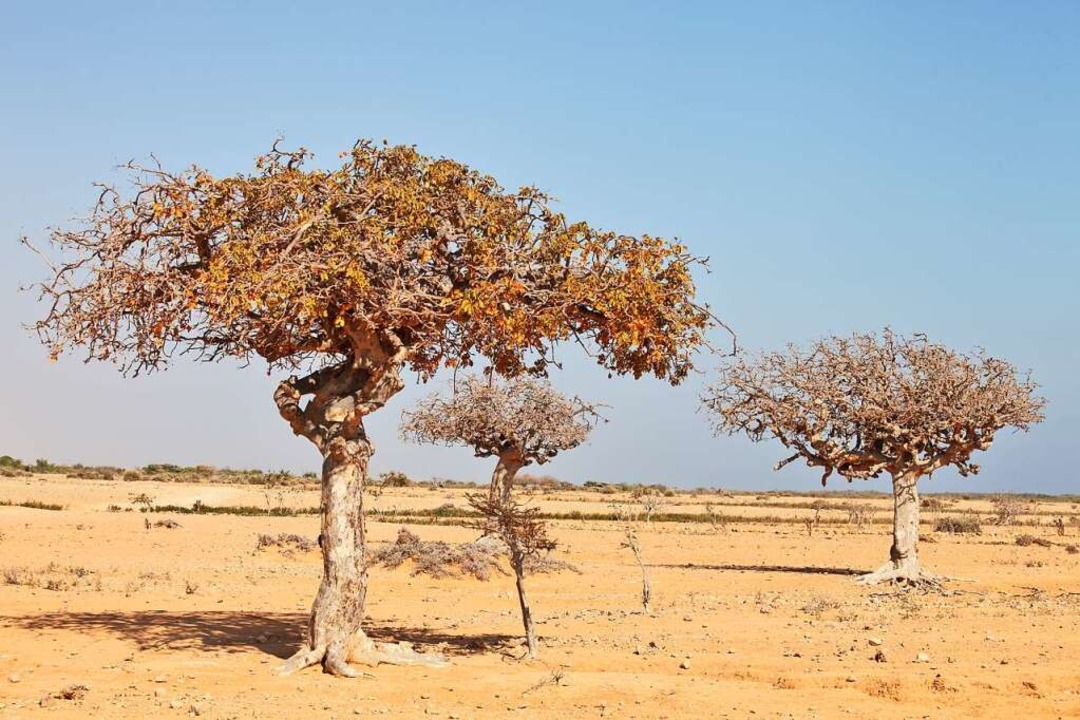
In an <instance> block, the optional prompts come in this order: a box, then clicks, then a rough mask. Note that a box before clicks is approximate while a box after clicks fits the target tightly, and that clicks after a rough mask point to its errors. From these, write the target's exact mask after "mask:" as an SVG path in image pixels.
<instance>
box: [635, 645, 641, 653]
mask: <svg viewBox="0 0 1080 720" xmlns="http://www.w3.org/2000/svg"><path fill="white" fill-rule="evenodd" d="M634 654H635V655H641V654H642V649H641V646H640V645H636V646H634Z"/></svg>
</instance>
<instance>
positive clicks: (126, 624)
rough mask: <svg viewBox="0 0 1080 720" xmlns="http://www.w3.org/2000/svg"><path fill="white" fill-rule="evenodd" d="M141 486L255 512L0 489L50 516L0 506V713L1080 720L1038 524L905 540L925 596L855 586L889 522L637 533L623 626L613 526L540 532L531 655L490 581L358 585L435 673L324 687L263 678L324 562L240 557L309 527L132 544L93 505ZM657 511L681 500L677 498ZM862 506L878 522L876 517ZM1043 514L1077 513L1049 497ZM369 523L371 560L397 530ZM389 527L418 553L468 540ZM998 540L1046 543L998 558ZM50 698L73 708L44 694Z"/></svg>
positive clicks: (621, 568) (622, 553)
mask: <svg viewBox="0 0 1080 720" xmlns="http://www.w3.org/2000/svg"><path fill="white" fill-rule="evenodd" d="M138 492H146V493H148V494H150V495H153V496H154V498H155V500H156V502H157V503H158V504H166V503H173V504H178V505H190V504H191V503H192V502H194V501H195V500H197V499H198V500H202V501H203V502H204V503H206V504H210V505H225V504H245V505H264V504H265V497H264V495H263V493H262V492H261V490H260V489H259V488H257V487H248V486H243V487H240V486H220V485H185V484H156V483H145V482H139V483H121V482H99V481H86V480H68V479H64V478H58V477H36V478H33V479H10V478H4V479H0V500H10V501H14V502H22V501H25V500H38V501H43V502H58V503H62V504H64V505H65V506H66V509H64V510H62V511H48V510H35V509H28V508H21V507H0V717H4V718H9V717H10V718H23V717H42V716H48V717H102V718H143V717H190V716H200V717H208V718H295V717H334V718H337V717H342V718H344V717H355V716H360V717H367V716H373V715H374V716H390V717H421V716H424V717H428V716H435V717H444V718H480V717H483V718H487V717H530V718H532V717H537V718H548V717H552V718H570V717H618V718H687V717H713V718H725V717H731V718H750V717H753V718H961V717H963V718H966V717H982V718H997V717H1001V718H1006V717H1008V718H1014V717H1025V718H1042V717H1048V718H1069V717H1080V632H1078V631H1080V555H1078V554H1069V553H1067V552H1066V550H1065V548H1064V545H1065V544H1066V543H1077V542H1080V536H1077V529H1076V527H1075V526H1070V527H1069V530H1068V533H1069V534H1068V536H1067V537H1064V538H1062V537H1058V536H1057V534H1056V533H1055V532H1054V531H1053V529H1052V528H1051V527H1049V526H1047V519H1046V517H1048V516H1044V517H1043V519H1042V523H1043V524H1042V526H1041V527H1037V528H1030V527H1023V528H1018V527H1003V528H984V533H983V534H982V535H981V536H968V537H956V536H950V535H942V534H939V533H930V532H929V528H927V529H926V530H925V532H926V533H927V535H929V536H931V537H932V538H933V539H934V540H935V542H933V543H924V544H923V546H922V548H921V554H922V556H923V559H924V563H925V564H926V565H928V566H929V567H931V568H932V569H934V570H936V571H939V572H942V573H944V574H948V575H951V576H955V577H958V578H963V579H964V580H963V581H955V582H951V583H949V584H948V585H947V589H946V592H944V593H936V592H931V593H922V592H904V591H897V590H893V589H890V588H881V587H878V588H864V587H860V586H857V585H856V584H855V583H854V582H853V581H852V575H853V574H855V573H857V572H859V571H865V570H869V569H872V568H874V567H876V566H877V565H879V564H880V562H881V561H882V560H884V558H885V556H886V554H887V549H888V528H887V526H885V525H875V526H872V527H871V528H869V529H864V530H857V529H853V528H848V527H820V528H818V529H817V530H816V532H814V534H813V536H812V537H811V536H808V535H807V532H806V529H805V527H804V526H803V525H802V523H801V522H794V523H793V522H776V523H770V524H763V523H742V522H736V523H733V524H732V525H730V526H729V528H728V529H726V530H717V529H714V528H713V527H711V526H710V525H708V524H701V523H696V524H678V523H658V522H654V523H652V524H651V525H645V524H644V523H639V525H638V534H639V536H640V538H641V540H642V543H643V545H644V548H645V555H646V561H647V562H648V564H649V571H650V573H651V575H652V584H653V592H654V613H653V615H651V616H648V615H645V614H643V613H642V612H641V611H640V604H639V593H640V582H641V576H640V573H639V571H638V569H637V567H636V565H635V564H634V560H633V557H632V556H631V555H630V554H629V552H628V551H627V550H626V549H624V548H622V547H620V543H621V540H622V535H621V526H620V525H619V524H617V523H611V522H600V521H593V522H584V521H579V520H572V521H555V522H553V535H554V536H555V537H557V538H558V540H559V541H560V543H561V544H562V549H561V551H560V554H559V557H560V559H564V560H567V561H569V562H572V563H574V564H575V565H576V566H577V567H578V568H579V569H580V571H581V574H580V575H576V574H573V573H566V572H564V573H560V574H557V575H546V576H537V577H534V578H531V579H530V591H531V598H532V604H533V609H534V612H535V614H536V616H537V620H538V622H539V631H540V637H541V658H540V659H539V660H534V661H529V660H524V659H522V655H523V649H522V642H521V640H520V637H519V636H520V621H519V617H518V611H517V603H516V598H515V596H514V595H513V583H512V580H511V579H510V578H509V577H505V576H496V577H494V578H493V579H492V580H490V581H488V582H479V581H476V580H464V579H448V580H433V579H430V578H427V577H413V576H411V574H410V572H409V569H408V568H404V567H403V568H399V569H397V570H392V571H391V570H385V569H378V568H376V569H374V570H373V571H372V573H371V590H370V592H369V596H368V597H369V602H368V608H369V614H370V628H371V631H372V633H373V634H374V635H377V636H378V637H380V638H384V639H391V638H392V639H396V640H406V641H410V642H413V643H414V644H415V645H416V646H417V647H418V648H420V649H426V650H433V649H434V650H440V651H442V652H444V653H446V654H447V655H448V656H450V658H451V664H450V666H449V667H447V668H443V669H416V668H400V667H388V666H380V667H377V668H371V669H370V675H371V676H370V677H366V678H363V679H358V680H341V679H335V678H332V677H329V676H326V675H323V674H321V673H320V672H319V671H318V670H317V669H311V670H307V671H305V672H302V673H299V674H297V675H294V676H290V677H288V678H279V677H276V676H275V675H274V674H273V673H272V668H273V667H274V666H275V665H277V664H278V663H279V662H281V658H284V657H287V656H288V655H289V654H291V652H292V651H293V650H294V649H295V647H296V646H297V643H298V640H299V637H300V633H301V628H302V626H303V624H304V622H305V619H306V613H307V610H308V608H309V605H310V602H311V599H312V598H313V596H314V592H315V590H316V588H317V585H318V582H319V573H320V563H319V557H318V554H317V552H308V553H293V554H288V553H282V552H279V551H277V550H269V551H267V550H259V551H257V550H256V540H257V537H258V535H259V534H260V533H272V534H277V533H298V534H302V535H306V536H308V537H314V535H315V534H316V533H317V519H316V518H315V517H314V516H304V517H281V518H278V517H238V516H206V515H200V516H195V515H177V516H171V517H174V518H175V519H176V520H177V521H179V522H180V524H181V527H179V528H175V529H167V528H160V527H159V528H152V529H149V530H148V529H146V527H145V524H144V518H146V517H149V518H151V519H154V520H157V519H162V518H164V517H170V516H165V515H159V514H153V515H143V514H140V513H138V512H109V511H108V510H107V508H108V506H109V505H121V506H124V507H129V506H130V502H129V497H130V495H131V494H132V493H138ZM612 499H616V500H617V499H620V498H611V497H599V496H597V495H596V494H593V493H580V492H578V493H564V494H563V495H559V496H548V497H545V498H544V499H543V501H542V502H541V505H542V506H543V507H545V508H550V509H553V510H557V511H568V510H570V509H582V510H587V511H594V512H602V511H604V510H605V509H607V504H608V503H609V502H610V501H611V500H612ZM622 499H625V498H622ZM792 500H794V499H793V498H784V499H783V501H785V502H791V501H792ZM274 502H276V500H275V501H274ZM282 502H284V503H286V504H292V505H295V506H307V505H312V504H315V502H316V500H315V494H314V493H313V492H308V493H296V494H291V495H290V496H289V497H287V498H284V499H283V500H282ZM375 502H376V505H377V507H380V508H384V509H386V508H391V507H398V508H408V507H412V508H416V507H432V508H433V507H437V506H438V505H441V504H444V503H446V502H455V503H456V504H458V505H464V502H463V500H462V493H461V491H444V490H434V491H432V490H417V489H408V490H395V491H388V492H386V493H384V494H383V495H382V496H381V497H379V498H378V499H377V500H375ZM724 502H725V503H728V504H729V505H730V508H729V509H732V512H733V513H734V514H738V513H745V514H755V513H756V514H758V515H762V514H764V515H781V516H783V517H785V518H793V519H794V518H807V517H810V516H811V515H812V512H810V511H807V510H805V509H803V510H797V509H796V510H793V509H785V510H776V509H770V503H772V504H775V503H776V502H779V500H777V499H775V498H767V499H761V500H757V499H755V497H754V496H737V497H735V498H729V499H726V500H725V501H724ZM670 503H671V504H670V505H669V507H668V508H667V509H668V510H679V511H688V512H701V511H702V507H703V501H702V499H701V498H693V497H690V496H680V497H678V498H675V499H673V500H671V501H670ZM735 505H742V506H744V507H741V508H735V507H734V506H735ZM876 505H878V506H879V507H880V508H881V511H882V517H884V514H885V513H886V511H887V502H877V503H876ZM969 505H970V506H971V507H981V506H980V504H979V503H978V502H972V503H969ZM982 505H983V506H984V505H985V503H982ZM736 510H737V511H738V512H735V511H736ZM1040 510H1042V511H1044V512H1061V513H1063V514H1065V515H1069V514H1073V515H1075V514H1076V513H1077V508H1075V507H1072V506H1070V505H1069V504H1068V503H1053V504H1049V503H1047V504H1043V506H1041V507H1040ZM369 527H370V531H371V535H372V538H373V541H375V542H386V541H390V540H392V539H393V538H394V536H395V535H396V533H397V529H398V527H400V524H399V523H388V522H372V523H371V524H370V526H369ZM409 527H410V528H411V529H412V530H413V531H414V532H416V533H417V534H419V535H420V536H421V537H422V538H424V539H430V540H434V539H443V540H448V541H455V542H457V541H466V540H470V539H473V538H474V536H475V532H474V531H471V530H469V529H467V528H463V527H454V526H432V525H427V524H417V525H410V526H409ZM1020 533H1031V534H1033V535H1036V536H1039V537H1042V538H1045V539H1047V540H1050V541H1051V542H1053V543H1054V545H1052V546H1051V547H1045V548H1044V547H1039V546H1028V547H1019V546H1017V545H1016V543H1015V538H1016V536H1017V535H1018V534H1020ZM879 651H880V653H881V656H879V659H877V660H875V655H878V653H879ZM882 660H883V661H882ZM72 685H83V686H85V687H86V688H87V690H85V692H82V691H78V690H76V691H75V692H73V693H69V694H72V695H73V696H74V697H73V698H72V699H65V698H62V697H53V696H54V695H59V694H62V691H63V690H64V689H65V688H69V687H70V686H72Z"/></svg>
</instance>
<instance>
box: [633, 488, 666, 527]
mask: <svg viewBox="0 0 1080 720" xmlns="http://www.w3.org/2000/svg"><path fill="white" fill-rule="evenodd" d="M630 497H631V498H632V499H633V501H634V502H636V503H637V504H638V505H639V506H640V507H641V512H642V513H643V514H644V515H645V522H646V523H651V522H652V518H653V515H657V514H659V513H661V512H663V511H664V508H666V507H667V503H666V502H665V501H664V495H663V494H662V491H660V490H657V489H656V488H652V487H648V486H645V487H636V488H634V490H633V491H632V492H631V493H630Z"/></svg>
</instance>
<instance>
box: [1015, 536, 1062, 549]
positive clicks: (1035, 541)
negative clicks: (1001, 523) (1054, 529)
mask: <svg viewBox="0 0 1080 720" xmlns="http://www.w3.org/2000/svg"><path fill="white" fill-rule="evenodd" d="M1016 544H1017V545H1019V546H1020V547H1028V546H1030V545H1038V546H1039V547H1044V548H1046V547H1050V546H1051V545H1053V544H1054V543H1052V542H1050V541H1049V540H1047V539H1046V538H1041V537H1035V536H1034V535H1026V534H1025V535H1017V537H1016Z"/></svg>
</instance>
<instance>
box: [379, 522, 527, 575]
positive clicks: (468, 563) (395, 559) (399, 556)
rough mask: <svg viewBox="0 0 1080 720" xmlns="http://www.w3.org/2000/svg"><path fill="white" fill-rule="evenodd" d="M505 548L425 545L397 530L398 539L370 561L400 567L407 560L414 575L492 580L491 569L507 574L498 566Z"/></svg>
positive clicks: (414, 536)
mask: <svg viewBox="0 0 1080 720" xmlns="http://www.w3.org/2000/svg"><path fill="white" fill-rule="evenodd" d="M504 554H505V549H503V548H500V547H499V546H498V545H496V544H495V543H490V542H481V541H477V542H471V543H465V544H462V545H451V544H450V543H445V542H442V541H434V542H425V541H423V540H421V539H420V538H419V537H418V536H416V535H415V534H413V533H411V532H409V531H408V530H407V529H406V528H401V529H400V530H398V536H397V540H395V541H394V542H393V543H392V544H390V545H385V546H383V547H381V548H379V549H378V550H376V551H375V552H373V553H372V554H371V562H372V564H375V565H382V566H383V567H387V568H391V569H393V568H397V567H400V566H401V565H402V564H404V563H405V562H406V561H410V562H412V563H413V570H412V574H413V575H430V576H431V577H435V578H442V577H454V576H457V577H462V576H467V577H474V578H476V579H478V580H488V579H490V578H491V572H492V570H495V571H497V572H499V573H502V574H506V572H505V571H504V570H503V568H502V566H501V565H500V564H499V558H500V557H501V556H502V555H504Z"/></svg>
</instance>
